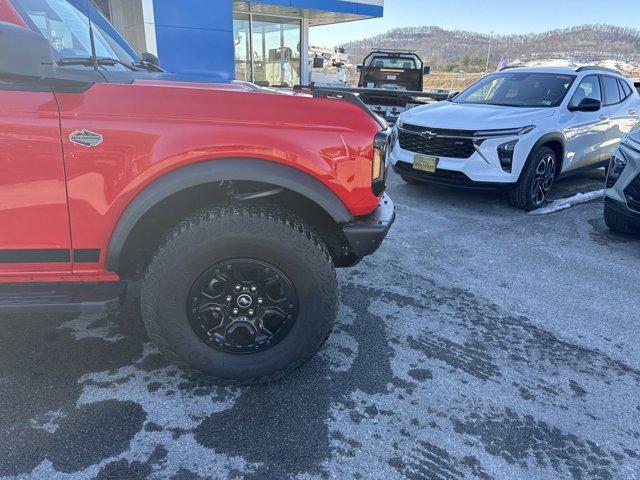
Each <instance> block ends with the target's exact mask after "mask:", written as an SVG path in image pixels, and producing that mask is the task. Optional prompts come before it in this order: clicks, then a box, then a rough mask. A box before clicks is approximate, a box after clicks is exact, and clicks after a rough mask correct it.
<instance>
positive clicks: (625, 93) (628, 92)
mask: <svg viewBox="0 0 640 480" xmlns="http://www.w3.org/2000/svg"><path fill="white" fill-rule="evenodd" d="M618 82H620V87H621V88H622V93H623V95H622V98H623V99H624V100H626V99H627V98H629V97H630V96H631V94H632V93H633V90H631V87H630V86H629V84H628V83H627V82H625V81H624V80H620V79H618Z"/></svg>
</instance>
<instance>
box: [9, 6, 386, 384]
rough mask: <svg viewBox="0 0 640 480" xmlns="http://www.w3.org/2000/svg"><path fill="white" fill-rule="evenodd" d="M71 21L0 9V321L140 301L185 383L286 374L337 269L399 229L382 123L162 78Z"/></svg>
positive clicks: (72, 10)
mask: <svg viewBox="0 0 640 480" xmlns="http://www.w3.org/2000/svg"><path fill="white" fill-rule="evenodd" d="M77 5H78V3H77V2H71V1H65V0H0V105H2V108H0V138H1V139H2V147H3V150H2V158H1V159H0V165H2V175H0V225H2V228H1V229H0V313H2V314H5V315H6V314H7V313H14V314H25V313H33V312H39V313H45V314H51V313H52V312H63V313H65V314H66V313H102V312H105V311H107V312H111V311H112V310H113V309H117V308H118V307H119V306H120V303H121V298H122V296H123V294H124V293H125V290H126V289H127V286H128V285H131V284H141V289H142V290H141V293H139V292H138V289H137V288H130V289H129V293H131V294H135V295H136V296H137V295H140V297H141V309H142V320H143V322H144V324H145V326H146V328H147V332H148V334H149V337H150V338H151V340H152V341H153V342H154V343H155V344H156V346H157V347H158V349H159V350H160V352H161V353H163V354H164V355H165V356H166V357H167V358H168V359H169V360H170V361H172V362H173V363H175V364H176V365H177V366H179V367H181V368H182V369H183V370H185V371H186V372H187V373H189V374H191V375H193V376H197V377H200V378H205V379H209V380H219V381H223V382H226V383H229V382H234V383H249V382H254V381H265V380H269V379H272V378H275V377H278V376H280V375H282V374H285V373H288V372H290V371H291V370H292V369H294V368H296V367H298V366H299V365H301V364H302V363H303V362H304V361H306V360H307V359H308V358H310V357H311V356H312V355H313V354H314V353H315V352H316V351H318V349H319V348H320V347H321V346H322V344H323V343H324V341H325V340H326V338H327V337H328V335H329V333H330V332H331V329H332V327H333V324H334V322H335V318H336V314H337V308H338V286H337V281H336V274H335V268H336V267H349V266H352V265H354V264H356V263H357V262H358V261H359V260H360V259H361V258H363V257H364V256H367V255H370V254H372V253H374V252H375V251H376V250H377V248H378V247H379V246H380V244H381V242H382V241H383V239H384V238H385V236H386V234H387V232H388V231H389V228H390V227H391V225H392V223H393V221H394V218H395V210H394V206H393V202H392V201H391V199H390V198H389V197H388V196H386V194H385V193H384V192H385V181H386V170H387V169H386V159H387V154H388V150H389V137H390V130H389V129H388V125H387V124H386V123H385V122H384V121H383V120H381V119H380V118H379V117H377V116H375V115H374V114H372V113H371V112H370V111H369V110H368V109H367V108H366V106H365V105H364V104H362V103H361V102H359V101H358V99H357V98H356V97H355V96H351V97H348V96H342V97H339V98H336V97H332V96H331V95H323V94H322V93H321V92H317V93H316V94H315V95H314V96H309V95H299V94H297V95H294V94H285V93H278V92H274V91H272V90H265V89H261V88H259V87H256V86H255V85H251V84H246V83H229V84H211V83H206V82H197V83H194V82H192V81H188V79H185V78H183V77H178V76H175V75H172V74H169V73H165V72H163V71H162V70H161V69H159V68H158V67H157V65H154V64H153V63H150V62H144V61H143V60H142V59H140V58H139V57H138V56H137V55H136V54H135V53H134V52H133V50H132V49H131V47H129V46H128V45H127V44H126V43H125V42H124V40H123V39H122V38H121V37H120V36H119V35H118V33H117V32H116V31H115V29H113V27H111V26H110V25H109V24H108V23H107V22H106V20H105V19H104V17H102V16H101V15H100V14H99V12H98V11H97V9H96V8H95V6H94V5H93V4H92V3H91V2H86V3H82V4H81V5H82V6H81V7H78V6H77ZM85 9H89V11H87V10H85ZM88 18H91V20H92V22H89V21H88ZM94 22H95V23H94ZM90 25H92V27H93V29H91V28H90ZM95 53H98V55H96V54H95ZM143 58H144V56H143ZM147 58H149V57H147ZM345 100H349V101H345ZM24 328H25V329H29V328H32V327H31V326H29V325H27V323H25V325H24Z"/></svg>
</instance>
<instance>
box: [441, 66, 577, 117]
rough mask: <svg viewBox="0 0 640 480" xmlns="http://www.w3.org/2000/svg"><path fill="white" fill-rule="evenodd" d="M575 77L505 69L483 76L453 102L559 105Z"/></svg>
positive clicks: (539, 106) (530, 106)
mask: <svg viewBox="0 0 640 480" xmlns="http://www.w3.org/2000/svg"><path fill="white" fill-rule="evenodd" d="M574 80H575V76H573V75H564V74H555V73H538V72H508V71H505V72H500V73H494V74H491V75H489V76H487V77H485V78H483V79H482V80H480V81H479V82H477V83H475V84H473V85H472V86H471V87H469V88H468V89H466V90H465V91H464V92H462V93H461V94H460V95H458V96H457V97H456V98H455V99H454V100H453V101H454V102H455V103H468V104H483V105H500V106H508V107H528V108H536V107H537V108H545V107H547V108H548V107H557V106H558V105H560V104H561V103H562V101H563V100H564V98H565V96H566V94H567V92H568V91H569V89H570V88H571V85H572V84H573V81H574Z"/></svg>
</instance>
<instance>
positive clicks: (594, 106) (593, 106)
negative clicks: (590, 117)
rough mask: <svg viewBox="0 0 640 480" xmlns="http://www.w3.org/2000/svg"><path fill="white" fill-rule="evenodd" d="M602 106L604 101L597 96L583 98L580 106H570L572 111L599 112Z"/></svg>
mask: <svg viewBox="0 0 640 480" xmlns="http://www.w3.org/2000/svg"><path fill="white" fill-rule="evenodd" d="M601 108H602V102H601V101H600V100H596V99H595V98H583V99H582V100H580V103H579V104H578V106H577V107H576V106H570V107H569V110H570V111H571V112H598V111H600V109H601Z"/></svg>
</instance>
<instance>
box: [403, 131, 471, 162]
mask: <svg viewBox="0 0 640 480" xmlns="http://www.w3.org/2000/svg"><path fill="white" fill-rule="evenodd" d="M474 133H475V132H472V131H467V130H443V129H441V128H425V127H417V126H415V125H407V124H404V125H403V126H402V130H400V135H399V140H400V147H401V148H402V149H403V150H407V151H409V152H413V153H421V154H423V155H433V156H435V157H449V158H469V157H470V156H471V155H473V154H474V152H475V151H476V149H475V148H474V146H473V140H472V139H471V138H469V137H472V136H473V135H474Z"/></svg>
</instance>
